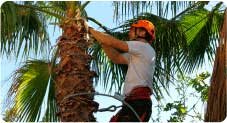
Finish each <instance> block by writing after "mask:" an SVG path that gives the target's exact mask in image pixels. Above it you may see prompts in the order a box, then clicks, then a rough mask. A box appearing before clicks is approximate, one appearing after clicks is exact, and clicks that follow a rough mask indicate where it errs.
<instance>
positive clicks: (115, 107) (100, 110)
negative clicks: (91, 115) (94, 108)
mask: <svg viewBox="0 0 227 123" xmlns="http://www.w3.org/2000/svg"><path fill="white" fill-rule="evenodd" d="M120 107H122V106H115V105H111V106H109V107H107V108H101V109H99V110H98V111H99V112H105V111H110V112H114V111H116V110H117V108H120Z"/></svg>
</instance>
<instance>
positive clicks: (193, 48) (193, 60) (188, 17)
mask: <svg viewBox="0 0 227 123" xmlns="http://www.w3.org/2000/svg"><path fill="white" fill-rule="evenodd" d="M222 21H223V13H222V12H220V11H218V10H217V9H213V10H212V11H208V10H205V9H200V10H194V11H191V12H189V13H187V14H185V15H184V16H183V17H182V18H181V19H180V23H181V24H182V27H184V32H185V35H186V38H187V45H188V49H187V50H186V51H184V52H185V55H183V56H182V57H181V58H180V59H181V62H180V63H181V66H182V68H183V70H185V71H188V72H192V71H193V70H194V69H195V68H198V67H200V66H201V65H202V64H203V63H204V61H205V59H204V58H205V55H207V56H208V60H209V61H210V62H212V61H213V58H214V54H215V50H216V47H217V41H218V38H219V30H220V25H221V24H222Z"/></svg>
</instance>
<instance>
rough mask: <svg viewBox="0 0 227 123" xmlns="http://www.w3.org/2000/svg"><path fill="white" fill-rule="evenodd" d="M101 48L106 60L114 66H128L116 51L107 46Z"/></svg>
mask: <svg viewBox="0 0 227 123" xmlns="http://www.w3.org/2000/svg"><path fill="white" fill-rule="evenodd" d="M102 48H103V50H104V52H105V53H106V55H107V56H108V58H109V59H110V60H111V61H112V62H113V63H115V64H128V61H127V60H126V59H125V57H124V56H123V55H122V54H121V53H120V52H119V51H117V50H116V49H114V48H112V47H110V46H107V45H102Z"/></svg>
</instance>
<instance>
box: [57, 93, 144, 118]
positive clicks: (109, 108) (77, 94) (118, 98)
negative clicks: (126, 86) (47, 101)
mask: <svg viewBox="0 0 227 123" xmlns="http://www.w3.org/2000/svg"><path fill="white" fill-rule="evenodd" d="M81 95H100V96H107V97H112V98H114V99H116V100H118V101H121V102H122V103H123V104H125V105H126V106H127V107H128V108H129V109H130V110H131V111H132V112H133V113H134V114H135V116H136V118H137V119H138V120H139V121H140V122H142V121H141V119H140V117H139V115H138V114H137V113H136V111H135V110H134V109H133V108H132V107H131V106H130V105H129V104H128V103H127V102H126V101H124V100H123V99H121V98H120V97H119V96H112V95H108V94H102V93H99V92H92V93H88V92H82V93H76V94H69V95H68V96H66V97H65V98H63V99H62V101H61V102H63V101H64V100H65V99H68V98H70V97H75V96H81ZM111 108H114V109H115V107H114V106H112V107H111V106H110V107H108V108H104V110H112V109H111ZM116 108H117V107H116ZM99 110H100V109H99ZM104 110H103V111H104ZM101 111H102V109H101Z"/></svg>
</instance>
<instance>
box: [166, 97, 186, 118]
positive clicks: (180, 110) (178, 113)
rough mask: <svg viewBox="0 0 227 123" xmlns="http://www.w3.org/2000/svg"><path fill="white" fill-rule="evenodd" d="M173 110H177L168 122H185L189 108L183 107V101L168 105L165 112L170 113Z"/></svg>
mask: <svg viewBox="0 0 227 123" xmlns="http://www.w3.org/2000/svg"><path fill="white" fill-rule="evenodd" d="M172 109H175V112H174V113H172V115H171V117H170V120H168V122H183V120H184V117H185V115H186V113H187V112H186V111H187V108H186V107H185V106H184V105H183V103H182V102H181V101H174V103H167V104H166V107H164V111H170V110H172Z"/></svg>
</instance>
